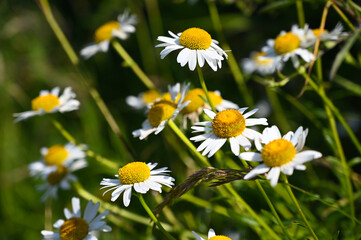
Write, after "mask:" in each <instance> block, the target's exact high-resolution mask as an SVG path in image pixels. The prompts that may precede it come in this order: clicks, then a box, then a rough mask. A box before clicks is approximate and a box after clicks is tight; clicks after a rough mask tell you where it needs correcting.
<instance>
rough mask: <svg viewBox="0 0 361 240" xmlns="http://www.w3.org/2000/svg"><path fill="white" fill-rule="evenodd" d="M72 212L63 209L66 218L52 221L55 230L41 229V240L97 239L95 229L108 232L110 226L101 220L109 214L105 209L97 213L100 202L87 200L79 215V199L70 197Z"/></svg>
mask: <svg viewBox="0 0 361 240" xmlns="http://www.w3.org/2000/svg"><path fill="white" fill-rule="evenodd" d="M71 202H72V206H73V212H71V211H70V210H69V209H67V208H65V209H64V215H65V217H66V220H63V219H59V220H58V221H56V222H55V223H54V225H53V226H54V227H55V228H56V229H58V231H57V232H54V231H48V230H43V231H41V234H42V235H43V237H44V238H43V240H48V239H49V240H58V239H59V240H60V239H61V240H63V239H65V240H97V239H98V238H97V237H96V236H95V235H94V233H95V231H102V232H110V231H111V230H112V228H111V227H110V226H108V225H107V224H106V222H104V221H103V219H104V218H105V217H106V216H107V215H108V214H109V211H108V210H106V211H104V212H102V213H100V214H99V215H97V213H98V209H99V206H100V203H99V202H97V203H95V204H94V203H93V202H92V200H89V202H88V204H87V205H86V207H85V211H84V215H83V217H82V216H81V209H80V200H79V198H76V197H73V198H72V199H71Z"/></svg>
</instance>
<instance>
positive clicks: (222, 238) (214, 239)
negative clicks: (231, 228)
mask: <svg viewBox="0 0 361 240" xmlns="http://www.w3.org/2000/svg"><path fill="white" fill-rule="evenodd" d="M209 240H232V239H230V238H229V237H226V236H223V235H217V236H214V237H211V238H210V239H209Z"/></svg>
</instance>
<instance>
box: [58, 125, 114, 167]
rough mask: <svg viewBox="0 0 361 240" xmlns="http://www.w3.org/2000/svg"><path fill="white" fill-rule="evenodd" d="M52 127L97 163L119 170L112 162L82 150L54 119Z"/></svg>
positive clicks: (82, 147) (81, 146) (89, 151)
mask: <svg viewBox="0 0 361 240" xmlns="http://www.w3.org/2000/svg"><path fill="white" fill-rule="evenodd" d="M52 122H53V125H54V126H55V128H56V129H57V130H58V131H59V132H60V133H61V135H63V137H64V138H65V139H66V140H68V141H69V142H71V143H73V144H76V145H77V146H78V147H79V148H80V149H82V150H83V151H85V153H86V154H87V155H88V156H89V157H92V158H94V159H95V160H96V161H97V162H99V163H101V164H103V165H104V166H106V167H108V168H110V169H113V170H114V169H119V165H118V164H116V163H114V162H113V161H111V160H109V159H106V158H104V157H102V156H100V155H98V154H96V153H94V152H93V151H91V150H86V149H85V148H84V146H83V145H81V144H79V143H78V142H77V141H76V140H75V138H74V137H73V136H72V135H71V134H70V133H69V132H68V131H66V130H65V128H64V127H63V125H61V123H60V122H58V121H57V120H55V119H52Z"/></svg>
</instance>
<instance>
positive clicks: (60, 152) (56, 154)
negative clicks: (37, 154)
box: [44, 145, 69, 165]
mask: <svg viewBox="0 0 361 240" xmlns="http://www.w3.org/2000/svg"><path fill="white" fill-rule="evenodd" d="M68 155H69V153H68V151H67V150H66V148H65V147H64V146H63V145H54V146H51V147H50V148H48V152H47V153H46V155H45V156H44V161H45V163H46V164H47V165H61V164H62V163H63V162H64V161H65V159H66V158H67V157H68Z"/></svg>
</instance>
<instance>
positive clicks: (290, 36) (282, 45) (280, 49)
mask: <svg viewBox="0 0 361 240" xmlns="http://www.w3.org/2000/svg"><path fill="white" fill-rule="evenodd" d="M262 52H265V53H266V55H265V57H273V58H274V60H275V61H276V63H275V64H276V68H277V69H280V68H281V67H282V64H283V62H287V61H288V60H289V59H290V58H291V60H292V63H293V66H294V67H295V68H298V67H299V66H300V62H299V60H298V56H300V57H301V58H302V59H303V60H304V61H305V62H310V61H311V60H312V59H313V53H312V52H310V51H308V50H307V49H305V48H303V47H302V46H301V39H300V37H299V36H298V35H296V34H295V33H292V32H284V31H282V32H281V33H280V35H278V36H277V37H276V39H269V40H268V41H267V46H265V47H263V48H262Z"/></svg>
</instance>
